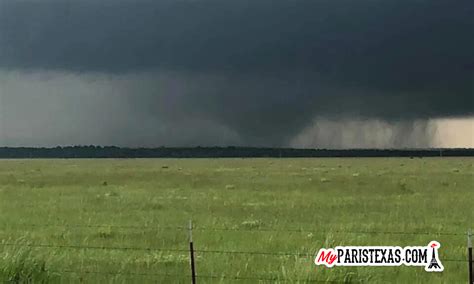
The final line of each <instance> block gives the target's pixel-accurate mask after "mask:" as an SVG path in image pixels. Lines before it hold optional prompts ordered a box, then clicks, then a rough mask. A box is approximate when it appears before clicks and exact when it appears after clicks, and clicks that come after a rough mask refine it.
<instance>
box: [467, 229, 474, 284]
mask: <svg viewBox="0 0 474 284" xmlns="http://www.w3.org/2000/svg"><path fill="white" fill-rule="evenodd" d="M467 255H468V262H469V263H468V267H469V284H474V276H473V274H474V271H473V268H472V263H473V260H472V231H471V229H469V231H468V232H467Z"/></svg>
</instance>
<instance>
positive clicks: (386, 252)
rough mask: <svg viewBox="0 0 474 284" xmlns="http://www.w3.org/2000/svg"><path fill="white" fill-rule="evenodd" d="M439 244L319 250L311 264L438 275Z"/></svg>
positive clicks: (439, 263)
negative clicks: (417, 268)
mask: <svg viewBox="0 0 474 284" xmlns="http://www.w3.org/2000/svg"><path fill="white" fill-rule="evenodd" d="M440 246H441V245H440V243H439V242H437V241H431V242H430V243H429V244H428V245H427V246H413V247H404V248H402V247H397V246H395V247H394V246H338V247H335V248H329V249H325V248H322V249H320V250H319V252H318V254H317V255H316V259H315V260H314V263H315V264H316V265H325V266H327V267H334V266H400V265H406V266H424V267H425V270H426V271H428V272H441V271H443V270H444V266H443V264H442V263H441V261H440V259H439V256H438V249H439V247H440Z"/></svg>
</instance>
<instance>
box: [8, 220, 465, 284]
mask: <svg viewBox="0 0 474 284" xmlns="http://www.w3.org/2000/svg"><path fill="white" fill-rule="evenodd" d="M12 226H14V227H17V226H20V227H31V228H44V227H58V228H75V229H83V228H114V229H132V230H142V231H145V230H183V231H186V230H190V228H189V227H186V226H169V225H165V226H155V225H152V224H150V225H146V226H134V225H93V224H87V225H83V224H12ZM192 230H194V231H232V232H278V233H281V232H288V233H311V232H316V231H317V232H318V233H321V234H328V233H332V234H357V235H360V234H369V235H371V234H380V235H407V236H409V235H412V236H428V235H429V236H433V237H436V236H449V237H463V238H464V237H466V233H460V232H428V231H418V232H406V231H374V230H367V231H363V230H358V231H352V230H320V229H318V230H312V229H300V228H268V227H267V228H241V227H237V226H236V227H212V226H202V227H200V226H196V227H192ZM467 238H468V244H467V256H468V257H467V258H466V259H461V258H443V259H442V261H443V262H450V263H466V264H468V266H467V268H468V276H469V282H468V283H470V284H474V280H473V273H474V272H473V263H474V261H473V256H472V233H471V232H470V231H469V232H468V233H467ZM190 242H192V238H190ZM0 247H28V248H52V249H61V250H62V249H71V250H104V251H143V252H171V253H181V254H183V255H184V254H188V253H191V255H190V258H191V261H190V263H191V266H193V265H195V263H194V259H193V257H192V256H193V254H194V253H198V254H229V255H260V256H265V257H281V256H295V257H307V258H314V257H315V256H316V252H314V253H302V252H285V251H243V250H208V249H194V248H193V247H191V248H190V249H189V248H184V247H183V248H171V247H140V246H105V245H95V246H94V245H69V244H67V245H58V244H47V243H18V242H7V241H1V242H0ZM49 272H50V273H56V274H95V275H103V276H107V275H109V276H117V275H123V276H128V277H138V276H140V277H171V278H176V279H183V280H186V279H188V280H190V279H194V281H193V283H195V279H196V278H197V279H214V280H222V281H240V280H242V281H245V280H248V281H252V280H255V281H263V282H275V281H276V282H303V283H347V281H345V280H315V279H297V278H289V279H285V278H282V277H279V276H278V277H277V276H268V275H253V276H239V275H236V276H229V275H206V274H200V273H195V271H194V269H191V274H182V273H180V274H177V273H176V274H168V273H148V272H147V273H141V272H122V271H93V270H74V269H64V270H50V271H49ZM350 282H362V281H358V280H353V279H351V280H350ZM363 282H367V281H363Z"/></svg>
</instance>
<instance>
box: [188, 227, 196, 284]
mask: <svg viewBox="0 0 474 284" xmlns="http://www.w3.org/2000/svg"><path fill="white" fill-rule="evenodd" d="M189 254H190V262H191V283H192V284H196V266H195V264H194V245H193V221H191V220H189Z"/></svg>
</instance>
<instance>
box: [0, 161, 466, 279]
mask: <svg viewBox="0 0 474 284" xmlns="http://www.w3.org/2000/svg"><path fill="white" fill-rule="evenodd" d="M473 161H474V159H472V158H423V159H418V158H416V159H405V158H389V159H387V158H374V159H354V158H353V159H338V158H334V159H182V160H178V159H176V160H175V159H149V160H105V159H104V160H0V281H8V280H10V281H14V282H15V281H16V282H24V281H32V282H35V283H36V282H41V281H45V282H68V283H69V282H73V283H80V282H85V283H91V282H92V283H95V282H97V283H99V282H100V283H110V282H113V283H125V282H127V283H129V282H135V283H189V282H190V279H189V277H188V275H189V260H188V253H187V251H186V250H187V248H188V232H187V230H186V229H185V227H186V226H187V223H188V220H190V219H192V220H193V222H194V225H195V229H194V231H193V237H194V242H195V248H196V250H197V253H196V257H197V260H196V263H197V272H198V276H199V278H198V282H200V283H201V282H202V283H229V282H231V281H232V282H238V283H241V282H242V283H256V282H259V281H261V282H272V283H274V282H276V283H278V282H285V281H286V282H288V281H289V282H300V283H305V282H306V281H308V282H309V281H310V280H317V281H337V282H339V281H340V282H344V281H345V282H358V281H362V282H374V283H467V262H462V260H465V259H466V237H465V235H463V234H465V232H466V231H467V229H468V228H469V227H471V228H473V229H474V176H473V173H474V171H473ZM431 240H437V241H439V242H440V243H441V245H442V247H441V249H440V258H441V261H442V262H443V264H444V266H445V271H444V272H443V273H427V272H425V271H424V268H423V267H384V268H382V267H372V268H368V267H363V268H347V267H336V268H332V269H327V268H324V267H316V266H315V265H314V264H313V255H314V254H315V253H316V252H317V251H318V250H319V249H320V248H321V247H333V246H337V245H398V246H402V247H403V246H409V245H410V246H415V245H427V244H428V242H429V241H431ZM104 247H105V248H104ZM232 252H240V253H232ZM248 252H253V253H248ZM259 252H262V254H259ZM449 260H451V261H449ZM456 260H461V261H456ZM259 279H260V280H259Z"/></svg>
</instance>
